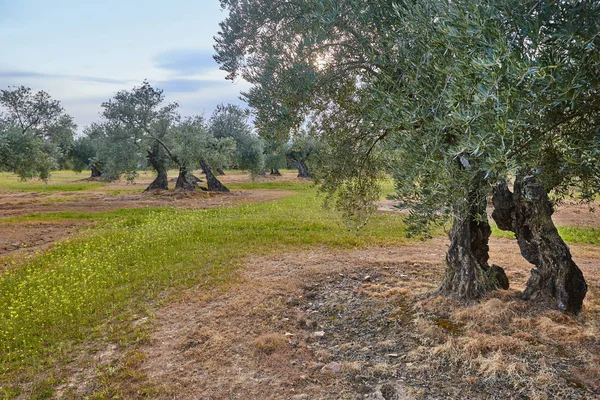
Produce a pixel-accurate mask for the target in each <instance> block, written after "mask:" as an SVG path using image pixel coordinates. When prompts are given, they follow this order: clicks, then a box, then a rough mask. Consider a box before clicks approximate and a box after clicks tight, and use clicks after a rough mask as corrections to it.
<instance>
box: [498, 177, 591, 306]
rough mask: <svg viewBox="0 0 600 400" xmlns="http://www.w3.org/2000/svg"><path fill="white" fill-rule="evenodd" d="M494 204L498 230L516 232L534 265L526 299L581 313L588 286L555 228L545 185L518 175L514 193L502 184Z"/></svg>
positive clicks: (499, 186) (524, 293)
mask: <svg viewBox="0 0 600 400" xmlns="http://www.w3.org/2000/svg"><path fill="white" fill-rule="evenodd" d="M493 204H494V212H493V213H492V218H494V220H495V221H496V224H497V225H498V227H499V228H500V229H502V230H508V231H512V232H514V233H515V236H516V238H517V243H518V244H519V248H520V249H521V254H522V255H523V257H524V258H525V259H526V260H527V261H528V262H530V263H531V264H533V265H535V268H533V269H532V270H531V276H530V277H529V280H528V281H527V286H526V288H525V291H524V292H523V297H524V298H525V299H531V300H535V301H539V302H541V303H544V304H546V305H547V306H549V307H550V308H557V309H559V310H560V311H563V312H568V313H572V314H577V313H579V312H580V311H581V308H582V305H583V299H584V298H585V294H586V292H587V284H586V282H585V279H584V277H583V274H582V273H581V270H580V269H579V268H578V267H577V265H576V264H575V262H573V259H572V258H571V252H570V251H569V247H568V246H567V245H566V243H565V242H564V241H563V240H562V238H561V237H560V235H559V234H558V231H557V229H556V227H555V226H554V222H553V221H552V214H553V213H554V207H553V206H552V203H551V201H550V199H549V198H548V193H547V192H546V190H545V188H544V187H543V185H541V184H539V183H537V182H536V180H535V177H534V176H531V175H530V176H525V177H522V176H517V178H516V180H515V187H514V194H513V193H511V192H510V190H509V188H508V185H507V184H506V182H503V183H501V184H499V185H498V186H497V187H496V188H495V190H494V196H493Z"/></svg>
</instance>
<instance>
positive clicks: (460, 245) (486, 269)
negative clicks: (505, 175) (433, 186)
mask: <svg viewBox="0 0 600 400" xmlns="http://www.w3.org/2000/svg"><path fill="white" fill-rule="evenodd" d="M454 215H455V216H454V222H453V224H452V228H451V229H450V233H449V236H450V247H449V248H448V251H447V253H446V275H445V277H444V281H443V282H442V286H441V288H440V293H441V294H444V295H449V296H456V297H458V298H460V299H463V300H473V299H478V298H481V297H482V296H484V295H485V294H486V293H487V292H489V291H490V290H494V289H497V288H503V289H508V278H507V277H506V274H505V273H504V270H503V269H502V268H501V267H499V266H497V265H493V266H492V267H490V266H489V264H488V260H489V246H488V242H489V237H490V235H491V232H492V230H491V228H490V225H489V223H488V221H487V214H486V197H485V194H484V193H483V192H482V189H480V188H477V187H475V188H474V189H473V190H472V191H471V193H470V195H469V198H468V199H466V201H465V204H464V205H462V207H457V209H456V210H455V213H454Z"/></svg>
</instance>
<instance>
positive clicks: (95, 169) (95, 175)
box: [90, 165, 102, 179]
mask: <svg viewBox="0 0 600 400" xmlns="http://www.w3.org/2000/svg"><path fill="white" fill-rule="evenodd" d="M90 169H91V170H92V175H91V176H90V178H92V179H94V178H100V177H102V171H101V170H100V168H98V167H97V166H95V165H91V166H90Z"/></svg>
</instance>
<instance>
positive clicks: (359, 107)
mask: <svg viewBox="0 0 600 400" xmlns="http://www.w3.org/2000/svg"><path fill="white" fill-rule="evenodd" d="M221 4H222V6H223V7H224V8H226V9H227V10H228V11H229V15H228V17H227V19H226V20H225V21H224V22H223V23H222V25H221V28H222V30H221V32H220V34H219V36H218V37H217V38H216V40H217V44H216V46H215V48H216V50H217V56H216V57H215V58H216V60H217V61H218V62H219V63H221V65H222V68H223V69H224V70H226V71H227V72H229V78H231V79H233V78H235V77H236V76H238V75H241V76H242V77H243V78H244V79H245V80H247V81H249V82H250V83H252V84H253V87H252V88H251V89H250V90H249V91H248V92H247V93H245V94H244V96H245V98H246V100H247V101H248V103H249V105H250V106H251V107H253V109H254V110H255V114H256V124H257V127H258V128H259V131H260V132H273V131H274V132H278V133H279V135H282V136H286V135H289V133H290V132H293V130H294V129H297V128H298V127H299V126H302V124H304V123H305V121H306V120H307V119H308V120H310V121H311V122H312V123H313V124H315V125H316V126H318V129H317V132H318V135H319V137H320V138H321V139H322V140H323V141H324V142H325V144H326V146H325V147H326V149H327V157H326V159H327V160H329V161H330V163H329V165H328V167H327V169H325V170H324V187H325V189H327V190H330V191H331V192H334V191H337V192H338V193H339V194H340V196H339V199H341V200H340V204H341V205H343V206H344V207H346V209H349V208H350V209H351V208H354V209H355V210H365V209H367V210H368V209H369V207H370V201H369V200H373V199H375V198H377V187H376V182H377V179H378V178H379V177H381V175H382V173H383V172H391V173H392V175H393V176H394V178H395V182H396V189H397V192H398V196H399V199H400V200H401V201H402V202H403V203H404V204H405V205H406V206H408V207H409V209H410V212H411V215H410V218H409V221H410V222H411V223H412V226H413V227H415V228H426V227H427V226H428V225H430V224H431V223H433V222H435V221H440V220H444V219H445V218H447V217H450V218H451V219H452V221H453V223H452V228H451V230H450V232H449V236H450V247H449V249H448V252H447V255H446V265H447V269H446V276H445V278H444V281H443V283H442V287H441V289H440V291H441V293H444V294H448V295H455V296H458V297H460V298H462V299H473V298H478V297H480V296H482V295H483V294H485V293H486V292H487V291H489V290H492V289H495V288H497V287H507V280H506V276H505V275H504V273H503V271H502V269H501V268H499V267H497V266H490V265H489V264H488V259H489V256H488V238H489V236H490V232H491V229H490V226H489V223H488V221H487V213H486V198H487V196H488V195H489V194H490V192H491V190H492V188H494V187H496V184H497V182H504V181H505V180H506V179H507V178H508V177H511V176H517V177H519V178H520V177H521V176H523V178H525V177H528V178H527V179H528V180H527V182H528V183H527V185H529V184H531V183H533V182H536V183H535V184H537V185H541V186H540V187H539V189H538V191H537V192H539V193H543V194H546V195H547V193H548V191H550V190H552V189H555V190H559V189H560V188H561V187H562V185H568V184H569V182H570V183H573V182H581V187H582V190H584V192H585V193H596V192H597V185H596V184H595V180H594V178H593V176H594V174H593V173H590V171H591V170H590V168H592V166H593V165H597V164H594V163H595V162H596V163H597V161H596V160H597V157H596V158H595V159H594V158H593V157H591V155H592V154H593V149H594V148H595V149H597V135H596V136H594V135H593V133H592V132H596V133H597V129H598V128H597V127H598V124H597V122H598V117H597V115H598V107H597V99H598V83H597V82H598V78H597V77H598V74H597V71H598V44H597V35H595V34H594V32H596V33H597V31H598V29H597V24H598V22H597V18H595V17H594V16H595V15H596V16H597V11H598V10H597V9H598V5H597V4H596V3H595V2H592V1H572V2H571V1H565V2H559V3H553V4H552V6H548V5H546V3H544V2H537V1H516V0H514V1H513V0H505V1H501V2H491V1H489V2H475V1H472V0H463V1H455V2H446V1H442V0H428V1H425V2H412V1H401V0H397V1H383V0H381V1H373V2H369V3H367V4H365V3H364V2H362V1H358V0H349V1H341V0H327V1H322V0H320V1H319V0H314V1H311V0H305V1H304V0H303V1H300V0H291V1H283V0H280V1H269V2H266V1H255V0H252V1H251V0H235V1H234V0H222V1H221ZM541 17H543V18H541ZM574 21H578V22H577V23H575V22H574ZM579 21H582V23H581V26H579V25H578V24H579ZM539 35H542V36H543V38H542V37H540V38H538V37H537V36H539ZM573 38H575V40H573ZM538 39H542V40H540V41H536V40H538ZM538 44H539V46H538ZM565 54H568V55H567V56H565ZM561 58H563V60H562V61H561V62H557V60H560V59H561ZM557 66H560V67H558V68H557ZM578 68H583V69H584V70H585V71H587V72H586V74H579V73H578V72H577V71H578ZM552 71H555V72H556V73H554V72H552ZM595 72H596V74H595V75H594V73H595ZM558 99H561V100H560V101H557V100H558ZM569 101H570V104H569V107H566V106H567V104H568V102H569ZM569 109H570V110H571V111H569ZM582 125H584V126H587V128H586V129H585V132H586V134H585V135H575V137H576V138H577V139H576V140H575V142H574V144H575V143H576V145H575V146H573V145H571V146H570V147H569V146H567V147H563V146H564V145H565V142H568V141H569V140H573V138H574V135H570V134H568V133H567V132H576V130H577V129H579V128H578V126H579V127H581V126H582ZM575 147H576V148H578V149H586V150H585V151H584V154H585V157H584V159H585V160H588V162H586V163H584V164H585V166H586V168H587V172H586V171H584V169H585V168H565V166H566V165H567V164H569V165H571V167H572V166H573V165H576V164H577V162H570V161H572V160H573V159H574V158H575V159H577V157H574V156H573V153H571V152H569V151H568V150H566V153H565V156H566V157H565V159H564V161H562V162H547V160H550V161H554V158H553V157H552V155H551V154H552V153H550V152H548V150H549V149H550V148H554V149H556V148H561V149H569V148H571V149H574V148H575ZM545 160H546V161H545ZM589 160H591V161H589ZM593 168H595V167H593ZM593 168H592V169H593ZM527 171H534V172H535V173H534V174H533V175H534V178H535V180H532V178H531V175H532V174H529V173H526V172H527ZM568 171H571V172H568ZM550 177H554V178H557V179H556V182H558V183H555V184H554V185H550V184H549V182H550V179H549V178H550ZM527 185H521V186H519V185H516V186H515V188H516V189H519V190H520V188H524V187H526V186H527ZM525 192H527V190H525ZM537 192H536V193H537ZM534 197H535V196H534ZM534 197H531V199H533V198H534ZM520 198H522V197H520ZM531 199H530V200H531ZM546 199H547V198H544V197H543V196H542V200H544V201H543V202H545V200H546ZM532 201H533V200H532ZM545 210H546V211H545V212H541V211H540V212H537V214H536V215H537V216H539V217H540V218H542V217H543V218H542V219H543V220H544V221H545V222H544V223H543V224H540V225H539V227H538V229H536V232H538V233H537V235H538V236H537V239H536V240H539V241H542V242H543V241H544V240H545V239H547V238H548V236H547V230H546V229H545V228H544V227H548V226H550V225H548V224H549V223H551V220H550V214H551V212H548V207H545ZM509 214H510V213H509ZM525 220H526V218H525V219H518V221H521V222H517V225H518V224H521V225H520V226H521V227H522V226H525V225H527V224H526V223H524V222H523V221H525ZM506 225H509V224H506ZM506 225H505V226H506ZM554 231H555V230H554ZM556 236H557V235H556ZM562 248H563V250H561V251H560V252H559V253H562V254H564V255H565V256H568V259H569V260H570V254H567V253H568V250H567V251H566V252H565V251H564V248H566V246H564V247H562ZM540 249H541V247H539V246H538V247H537V250H540ZM544 249H545V250H544V251H545V252H546V253H545V254H546V255H545V256H544V257H550V258H552V257H554V256H552V255H551V253H552V251H553V250H552V246H545V247H544ZM522 251H523V248H522ZM555 255H556V254H555ZM526 258H527V256H526ZM559 258H560V257H559ZM528 259H529V260H530V261H536V260H534V259H533V258H531V257H530V258H528ZM554 259H555V260H557V258H556V257H555V258H554ZM534 263H535V262H534ZM549 264H552V265H553V266H554V267H550V268H545V267H542V270H544V271H545V272H543V273H542V275H543V276H545V278H543V279H537V278H535V276H536V274H538V272H533V275H532V279H530V286H529V287H533V286H537V287H538V289H536V290H533V292H536V293H541V292H543V293H544V294H543V295H541V296H531V297H539V298H543V299H545V300H547V301H548V304H549V305H551V306H553V307H557V308H559V309H561V310H566V311H570V312H578V311H579V310H580V309H581V302H582V300H583V296H584V295H585V290H586V285H585V281H584V280H583V276H582V275H581V272H580V271H579V269H578V268H577V267H576V266H575V265H574V263H572V261H569V262H567V263H565V264H564V268H563V267H556V266H557V263H556V262H553V263H549ZM567 264H568V265H567ZM536 266H538V270H537V271H539V268H540V266H541V264H540V263H537V264H536ZM534 271H536V270H534ZM561 271H562V272H561ZM564 271H568V273H567V275H568V276H569V278H568V279H563V278H560V275H561V274H562V275H564V274H565V272H564ZM536 282H544V283H542V284H540V283H536ZM557 283H558V287H553V285H555V284H557ZM542 287H544V288H542ZM527 293H528V291H526V294H527ZM561 293H562V294H561ZM564 293H568V295H565V294H564Z"/></svg>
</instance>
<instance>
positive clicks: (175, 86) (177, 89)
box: [156, 79, 226, 93]
mask: <svg viewBox="0 0 600 400" xmlns="http://www.w3.org/2000/svg"><path fill="white" fill-rule="evenodd" d="M224 83H226V82H216V81H207V80H203V79H170V80H167V81H160V82H157V83H156V87H157V88H159V89H162V90H164V91H165V92H167V93H194V92H199V91H201V90H203V89H212V88H216V87H219V86H223V84H224Z"/></svg>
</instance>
